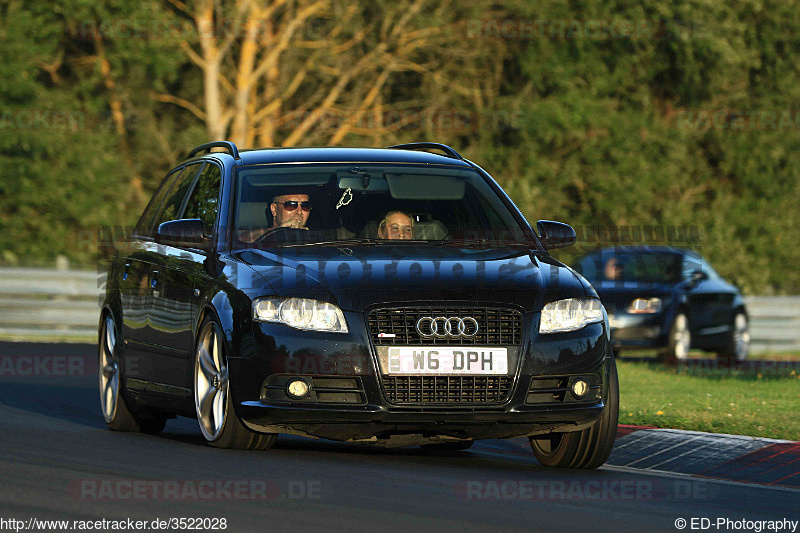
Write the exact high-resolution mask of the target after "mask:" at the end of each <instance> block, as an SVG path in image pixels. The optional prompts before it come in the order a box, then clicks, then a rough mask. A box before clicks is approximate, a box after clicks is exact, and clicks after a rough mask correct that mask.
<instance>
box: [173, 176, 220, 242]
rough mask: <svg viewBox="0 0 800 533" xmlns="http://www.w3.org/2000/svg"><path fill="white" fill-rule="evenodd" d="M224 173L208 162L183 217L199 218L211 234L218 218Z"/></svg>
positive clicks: (198, 179)
mask: <svg viewBox="0 0 800 533" xmlns="http://www.w3.org/2000/svg"><path fill="white" fill-rule="evenodd" d="M221 181H222V174H221V172H220V170H219V167H218V166H216V165H212V164H208V165H206V167H205V168H204V169H203V171H202V172H201V173H200V176H199V177H198V178H197V183H196V185H195V186H194V190H193V191H192V195H191V196H190V197H189V202H188V203H187V204H186V210H185V211H184V213H183V218H199V219H200V220H202V221H203V224H204V225H205V227H206V233H207V234H209V235H210V234H211V232H212V230H213V228H214V222H215V221H216V220H217V210H218V208H219V188H220V182H221Z"/></svg>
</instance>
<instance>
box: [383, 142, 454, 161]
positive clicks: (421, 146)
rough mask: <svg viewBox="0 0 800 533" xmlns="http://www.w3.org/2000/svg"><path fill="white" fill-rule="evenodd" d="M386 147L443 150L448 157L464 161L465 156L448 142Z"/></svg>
mask: <svg viewBox="0 0 800 533" xmlns="http://www.w3.org/2000/svg"><path fill="white" fill-rule="evenodd" d="M386 148H391V149H393V150H441V151H442V152H444V153H445V155H446V156H447V157H451V158H453V159H460V160H462V161H464V158H463V157H461V154H459V153H458V152H456V151H455V150H453V149H452V148H450V147H449V146H447V145H446V144H441V143H407V144H395V145H393V146H387V147H386Z"/></svg>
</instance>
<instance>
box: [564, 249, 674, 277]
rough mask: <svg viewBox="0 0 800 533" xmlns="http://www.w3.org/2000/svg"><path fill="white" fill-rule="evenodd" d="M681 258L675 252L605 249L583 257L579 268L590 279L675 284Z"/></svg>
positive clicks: (576, 268) (577, 268)
mask: <svg viewBox="0 0 800 533" xmlns="http://www.w3.org/2000/svg"><path fill="white" fill-rule="evenodd" d="M680 258H681V256H680V255H679V254H676V253H671V252H654V251H627V250H604V251H603V252H602V253H600V254H591V255H588V256H586V257H584V258H583V259H581V260H580V261H579V262H578V263H576V265H575V270H577V271H578V273H580V274H581V275H583V276H584V277H585V278H586V279H588V280H590V281H620V282H624V281H632V282H656V283H672V282H675V281H678V279H679V272H680V271H679V269H680V267H681V264H680ZM684 268H685V264H684Z"/></svg>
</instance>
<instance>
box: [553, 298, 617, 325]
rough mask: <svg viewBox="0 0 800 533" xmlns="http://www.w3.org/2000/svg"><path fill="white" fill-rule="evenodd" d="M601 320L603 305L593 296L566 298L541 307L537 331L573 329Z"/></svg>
mask: <svg viewBox="0 0 800 533" xmlns="http://www.w3.org/2000/svg"><path fill="white" fill-rule="evenodd" d="M602 321H603V306H602V305H600V300H596V299H594V298H568V299H566V300H558V301H555V302H550V303H549V304H547V305H545V306H544V309H542V320H541V322H539V333H558V332H563V331H575V330H577V329H581V328H582V327H584V326H587V325H589V324H594V323H595V322H602Z"/></svg>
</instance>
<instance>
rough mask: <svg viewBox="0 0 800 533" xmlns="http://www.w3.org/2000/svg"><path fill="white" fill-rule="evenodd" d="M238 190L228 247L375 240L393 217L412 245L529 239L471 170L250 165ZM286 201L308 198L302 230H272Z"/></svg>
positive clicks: (239, 179) (240, 174)
mask: <svg viewBox="0 0 800 533" xmlns="http://www.w3.org/2000/svg"><path fill="white" fill-rule="evenodd" d="M236 191H237V193H236V209H235V231H234V239H233V246H234V248H243V247H251V246H253V245H254V244H255V245H256V246H261V245H263V246H275V245H281V244H286V243H292V242H324V241H332V240H344V239H380V238H381V232H380V229H379V228H380V226H381V222H382V221H383V220H384V218H385V217H386V215H387V214H388V213H393V212H398V211H399V212H401V213H403V214H405V215H408V217H411V220H412V221H413V236H411V239H413V240H417V241H419V240H424V241H457V240H464V239H468V240H473V239H486V240H491V241H503V242H509V243H510V242H514V243H520V242H526V241H527V240H528V238H527V237H526V234H525V231H524V230H523V228H522V226H521V225H520V224H519V222H518V221H517V220H516V219H515V217H514V216H513V215H512V213H511V212H510V210H509V209H508V207H507V206H506V205H505V204H504V203H503V201H502V200H501V198H500V197H499V196H498V195H497V194H496V193H495V191H494V190H493V189H492V188H491V187H490V185H489V184H488V183H487V181H486V180H485V179H484V178H483V177H482V176H481V175H479V174H478V173H477V172H475V171H473V170H471V169H454V168H453V167H446V166H443V167H436V166H431V165H426V166H424V167H422V166H419V165H392V166H386V165H356V164H339V165H302V166H297V165H292V166H291V167H288V166H275V165H272V166H249V167H244V168H242V169H239V170H238V172H237V189H236ZM288 195H307V196H308V198H309V201H310V202H311V207H312V208H311V211H310V214H309V215H308V218H307V222H306V224H305V227H306V228H308V229H307V230H305V229H304V228H301V229H291V228H284V229H282V230H278V231H271V230H272V229H274V217H273V215H272V212H271V204H272V203H273V200H275V199H276V198H277V197H279V196H288ZM281 200H285V198H282V199H281ZM276 207H277V206H276ZM290 207H292V208H293V209H302V207H295V206H294V205H291V206H290ZM405 220H408V219H405ZM398 242H399V241H398Z"/></svg>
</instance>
